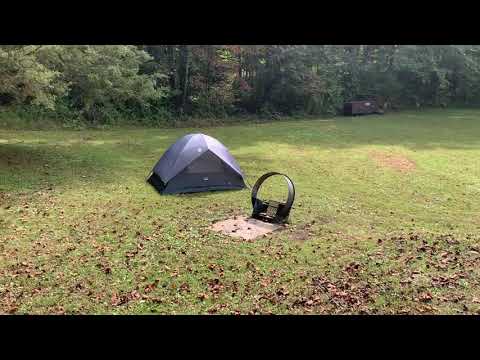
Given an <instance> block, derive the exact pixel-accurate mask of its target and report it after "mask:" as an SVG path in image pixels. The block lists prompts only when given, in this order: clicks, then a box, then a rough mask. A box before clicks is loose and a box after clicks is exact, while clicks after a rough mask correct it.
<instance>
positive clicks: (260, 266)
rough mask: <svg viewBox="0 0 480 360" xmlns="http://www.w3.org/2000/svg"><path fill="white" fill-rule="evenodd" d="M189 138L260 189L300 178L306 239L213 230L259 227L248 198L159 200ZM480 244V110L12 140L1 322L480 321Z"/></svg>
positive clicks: (289, 233)
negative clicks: (427, 317)
mask: <svg viewBox="0 0 480 360" xmlns="http://www.w3.org/2000/svg"><path fill="white" fill-rule="evenodd" d="M191 132H202V133H205V134H208V135H211V136H213V137H215V138H217V139H218V140H220V141H221V142H223V143H224V144H225V145H226V146H227V147H228V148H229V149H230V151H231V153H232V154H233V155H234V156H235V157H236V159H237V161H238V162H239V164H240V166H241V167H242V169H243V171H244V172H245V173H246V175H247V179H248V181H249V182H250V184H253V183H254V182H255V180H256V178H258V177H259V176H260V175H262V174H263V173H265V172H267V171H273V170H274V171H280V172H284V173H286V174H288V175H289V176H290V177H291V178H292V179H293V181H294V182H295V185H296V188H297V199H296V201H295V204H294V209H293V210H292V213H291V223H290V225H289V226H288V227H287V228H286V229H285V230H283V231H280V232H277V233H273V234H272V235H270V236H267V237H262V238H260V239H256V240H251V241H245V240H241V239H237V238H231V237H228V236H223V235H220V234H217V233H213V232H211V231H210V230H209V229H208V228H209V226H210V225H211V224H212V222H215V221H217V220H222V219H226V218H229V217H232V216H235V215H249V214H250V213H251V203H250V192H249V190H248V189H246V190H243V191H231V192H217V193H203V194H189V195H177V196H160V195H159V194H158V193H156V192H155V190H154V189H153V188H152V187H151V186H150V185H148V184H147V183H146V182H145V177H146V176H147V175H148V173H149V172H150V170H151V168H152V167H153V165H154V164H155V162H156V161H157V160H158V159H159V158H160V156H161V155H162V153H163V152H164V151H165V150H166V149H167V147H168V146H169V145H170V144H172V143H173V142H174V141H175V140H176V139H177V138H179V137H181V136H183V135H185V134H187V133H191ZM270 185H271V186H269V187H267V188H266V189H265V190H266V192H265V193H264V196H265V197H266V198H274V197H276V196H284V194H285V192H286V189H285V188H284V187H283V186H284V184H283V183H282V180H281V179H278V180H275V181H274V180H272V181H271V183H270ZM267 192H269V193H267ZM479 234H480V110H462V109H450V110H432V111H419V112H403V113H395V114H388V115H384V116H367V117H356V118H342V117H339V118H334V119H333V118H332V119H319V120H305V121H303V120H302V121H285V122H271V123H265V124H245V125H235V126H226V127H217V128H202V129H115V130H87V131H58V130H56V131H12V130H5V129H3V130H0V312H1V313H17V314H22V313H33V314H51V313H58V314H65V313H66V314H105V313H108V314H110V313H111V314H130V313H132V314H141V313H142V314H152V313H158V314H172V313H174V314H205V313H215V314H270V313H273V314H286V313H293V314H304V313H308V314H316V313H319V314H337V313H342V314H346V313H354V314H358V313H361V314H363V313H366V314H393V313H395V314H402V313H414V314H419V313H425V314H429V313H444V314H458V313H467V314H472V313H473V314H474V313H480V236H479Z"/></svg>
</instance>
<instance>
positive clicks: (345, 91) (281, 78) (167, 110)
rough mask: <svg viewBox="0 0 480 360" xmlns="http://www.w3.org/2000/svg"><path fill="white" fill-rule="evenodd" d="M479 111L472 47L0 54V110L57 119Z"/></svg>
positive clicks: (478, 75) (121, 48) (29, 50)
mask: <svg viewBox="0 0 480 360" xmlns="http://www.w3.org/2000/svg"><path fill="white" fill-rule="evenodd" d="M364 97H369V98H371V97H375V98H376V99H377V100H378V101H379V103H380V105H381V106H382V107H384V108H385V109H387V110H388V109H396V108H402V107H410V106H413V107H422V106H448V105H451V104H455V105H476V104H478V103H480V46H459V45H436V46H419V45H148V46H147V45H145V46H138V45H0V111H1V110H2V109H11V108H19V109H23V111H25V112H26V113H32V112H34V113H39V112H40V113H42V114H47V115H49V116H51V117H54V118H58V119H63V120H65V121H68V120H69V119H72V118H75V119H83V120H84V121H87V122H92V123H105V122H108V121H110V119H112V118H125V119H132V121H134V120H135V121H139V120H142V119H147V120H148V119H165V118H176V119H180V120H181V119H183V118H188V117H189V116H196V117H229V116H242V115H251V114H254V115H259V116H268V117H276V116H291V115H296V114H305V115H307V114H308V115H323V114H338V113H339V112H341V109H342V105H343V103H344V102H345V101H349V100H355V99H360V98H364Z"/></svg>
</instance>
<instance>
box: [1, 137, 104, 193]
mask: <svg viewBox="0 0 480 360" xmlns="http://www.w3.org/2000/svg"><path fill="white" fill-rule="evenodd" d="M108 165H109V164H108V162H106V161H104V160H103V158H102V157H98V156H86V154H85V153H82V152H80V153H75V152H71V151H70V152H69V151H66V149H65V148H64V147H59V146H49V145H42V146H29V145H19V144H8V145H0V190H3V191H5V190H6V191H12V190H13V191H24V190H29V191H31V190H33V191H35V190H40V189H42V188H45V187H51V186H61V185H65V184H73V183H75V182H76V181H78V180H79V179H86V180H88V179H92V178H105V179H106V176H105V175H106V171H107V169H108ZM110 166H111V165H110Z"/></svg>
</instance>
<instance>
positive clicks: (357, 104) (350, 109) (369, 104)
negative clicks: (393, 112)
mask: <svg viewBox="0 0 480 360" xmlns="http://www.w3.org/2000/svg"><path fill="white" fill-rule="evenodd" d="M379 113H381V111H380V109H379V107H378V103H377V101H376V100H373V99H372V100H364V101H350V102H347V103H345V104H344V105H343V114H344V115H346V116H354V115H366V114H379Z"/></svg>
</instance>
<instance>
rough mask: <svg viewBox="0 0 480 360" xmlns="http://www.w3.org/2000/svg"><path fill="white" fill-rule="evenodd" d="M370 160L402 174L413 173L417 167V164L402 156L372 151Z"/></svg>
mask: <svg viewBox="0 0 480 360" xmlns="http://www.w3.org/2000/svg"><path fill="white" fill-rule="evenodd" d="M370 158H371V159H373V160H374V161H375V162H376V163H377V164H378V165H380V166H382V167H387V168H390V169H393V170H397V171H400V172H402V173H407V172H410V171H413V170H415V169H416V167H417V166H416V164H415V162H413V161H412V160H410V159H408V158H406V157H405V156H403V155H400V154H390V153H385V152H381V151H372V152H371V153H370Z"/></svg>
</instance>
